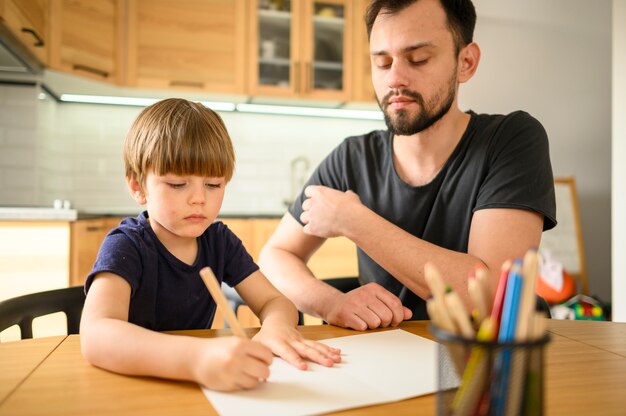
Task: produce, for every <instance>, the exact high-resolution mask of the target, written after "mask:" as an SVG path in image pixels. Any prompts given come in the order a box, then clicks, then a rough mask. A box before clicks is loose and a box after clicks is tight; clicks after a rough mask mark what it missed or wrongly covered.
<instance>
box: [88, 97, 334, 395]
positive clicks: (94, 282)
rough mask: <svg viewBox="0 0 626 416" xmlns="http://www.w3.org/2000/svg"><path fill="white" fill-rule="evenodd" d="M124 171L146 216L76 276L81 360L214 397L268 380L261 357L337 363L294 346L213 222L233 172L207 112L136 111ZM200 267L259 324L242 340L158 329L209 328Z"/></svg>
mask: <svg viewBox="0 0 626 416" xmlns="http://www.w3.org/2000/svg"><path fill="white" fill-rule="evenodd" d="M124 162H125V168H126V182H127V185H128V189H129V190H130V193H131V195H132V197H133V198H134V199H135V200H136V201H137V203H139V204H140V205H146V208H147V210H146V211H144V212H143V213H142V214H140V215H139V216H138V217H137V218H127V219H125V220H124V221H122V223H121V224H120V226H119V227H118V228H116V229H115V230H113V231H112V232H111V233H109V235H108V236H107V237H106V239H105V240H104V242H103V243H102V247H101V248H100V252H99V253H98V258H97V259H96V262H95V264H94V268H93V270H92V271H91V273H90V274H89V276H88V277H87V281H86V283H85V291H86V292H87V299H86V301H85V307H84V310H83V315H82V320H81V329H80V332H81V348H82V353H83V355H84V356H85V357H86V359H87V360H88V361H90V362H91V363H92V364H93V365H96V366H98V367H102V368H105V369H107V370H110V371H115V372H118V373H124V374H131V375H148V376H155V377H164V378H173V379H181V380H191V381H195V382H197V383H200V384H202V385H204V386H206V387H207V388H210V389H215V390H222V391H228V390H236V389H248V388H253V387H255V386H256V385H257V384H258V382H259V380H264V379H267V377H268V376H269V365H270V363H271V361H272V353H273V354H276V355H278V356H280V357H282V358H284V359H285V360H286V361H288V362H289V363H291V364H292V365H294V366H295V367H297V368H300V369H306V363H305V360H304V359H309V360H311V361H314V362H317V363H320V364H322V365H325V366H332V365H333V364H334V363H336V362H339V361H340V356H339V351H338V350H336V349H334V348H330V347H328V346H325V345H323V344H320V343H317V342H314V341H310V340H305V339H303V337H302V335H301V334H300V333H299V332H298V331H297V329H296V322H297V310H296V309H295V306H294V305H293V304H292V303H291V302H290V301H289V300H287V298H285V297H284V296H282V294H281V293H280V292H278V291H277V290H276V289H275V288H274V287H273V286H272V285H271V284H270V283H269V281H268V280H267V279H266V278H265V276H264V275H263V274H262V273H261V272H260V271H259V268H258V266H257V265H256V264H255V263H254V262H253V260H252V258H251V257H250V255H249V254H248V253H247V252H246V251H245V249H244V247H243V245H242V244H241V241H240V240H239V239H238V238H237V237H236V236H235V235H234V234H233V233H232V232H231V231H230V230H229V229H228V228H227V227H226V226H225V225H224V224H223V223H221V222H216V223H214V222H213V221H214V220H215V218H216V217H217V214H218V212H219V209H220V207H221V204H222V200H223V197H224V189H225V187H226V184H227V183H228V181H229V180H230V179H231V177H232V175H233V170H234V163H235V157H234V151H233V147H232V143H231V141H230V137H229V136H228V133H227V131H226V128H225V126H224V124H223V122H222V120H221V118H220V117H219V116H218V115H217V114H216V113H214V112H213V111H211V110H209V109H207V108H205V107H204V106H202V105H201V104H198V103H193V102H189V101H186V100H182V99H167V100H163V101H160V102H158V103H156V104H154V105H152V106H150V107H147V108H146V109H144V110H143V111H142V112H141V114H140V115H139V117H138V118H137V120H135V122H134V124H133V126H132V127H131V129H130V131H129V133H128V135H127V137H126V141H125V143H124ZM206 266H209V267H211V269H212V270H213V272H214V273H215V275H216V276H217V278H218V280H219V281H225V282H226V283H227V284H229V285H230V286H234V287H235V289H236V290H237V292H238V293H239V294H240V295H241V297H242V298H243V299H244V300H245V301H246V303H247V304H248V305H249V306H250V307H251V308H252V310H253V311H254V312H255V313H256V314H257V316H259V318H260V319H261V322H262V327H261V329H260V331H259V332H258V333H257V335H256V336H255V337H254V338H253V340H252V341H251V340H247V339H241V338H236V337H226V338H218V339H202V338H195V337H185V336H176V335H168V334H163V333H159V332H157V331H167V330H183V329H204V328H210V326H211V322H212V321H213V316H214V314H215V308H216V305H215V302H214V301H213V299H212V298H211V296H210V295H209V292H208V290H207V288H206V287H205V286H204V283H203V281H202V279H201V277H200V275H199V271H200V270H201V269H202V268H203V267H206Z"/></svg>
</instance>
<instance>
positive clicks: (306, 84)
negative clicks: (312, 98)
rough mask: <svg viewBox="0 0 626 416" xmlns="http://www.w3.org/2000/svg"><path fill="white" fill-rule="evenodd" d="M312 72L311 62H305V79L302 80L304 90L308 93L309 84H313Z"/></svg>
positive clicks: (309, 89)
mask: <svg viewBox="0 0 626 416" xmlns="http://www.w3.org/2000/svg"><path fill="white" fill-rule="evenodd" d="M311 78H312V72H311V62H307V63H306V79H305V80H304V92H305V93H308V92H309V91H311V90H312V88H311V85H313V80H312V79H311Z"/></svg>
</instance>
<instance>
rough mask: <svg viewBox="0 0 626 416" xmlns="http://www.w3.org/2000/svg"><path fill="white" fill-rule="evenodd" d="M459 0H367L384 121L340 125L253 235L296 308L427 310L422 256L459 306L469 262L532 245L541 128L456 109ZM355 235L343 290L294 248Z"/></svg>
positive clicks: (547, 217)
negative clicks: (345, 133) (260, 235)
mask: <svg viewBox="0 0 626 416" xmlns="http://www.w3.org/2000/svg"><path fill="white" fill-rule="evenodd" d="M475 22H476V13H475V10H474V6H473V5H472V3H471V1H470V0H457V1H454V0H405V1H397V0H374V1H372V2H371V4H370V7H369V8H368V11H367V14H366V23H367V27H368V34H369V37H370V55H371V63H372V81H373V84H374V89H375V92H376V96H377V100H378V103H379V105H380V107H381V109H382V110H383V112H384V115H385V122H386V124H387V127H388V131H374V132H371V133H369V134H367V135H364V136H359V137H351V138H347V139H346V140H345V141H344V142H343V143H342V144H341V145H339V146H338V147H337V148H336V149H335V150H334V151H333V152H332V153H331V154H330V155H329V156H328V157H327V158H326V159H325V160H324V161H323V162H322V163H321V165H320V166H319V167H318V168H317V170H316V171H315V172H314V173H313V175H312V177H311V178H310V179H309V182H308V184H307V185H308V186H306V187H305V189H304V192H303V194H302V195H300V197H299V198H298V199H297V200H296V202H295V203H294V204H293V205H292V206H291V207H290V209H289V212H288V213H287V214H285V216H284V217H283V219H282V221H281V223H280V225H279V226H278V228H277V230H276V231H275V233H274V235H273V236H272V237H271V238H270V240H269V241H268V243H267V245H266V246H265V247H264V249H263V252H262V254H261V258H260V264H261V267H262V268H263V269H264V272H265V273H266V274H267V275H268V276H269V277H270V279H271V280H272V282H273V283H274V284H275V285H276V286H277V287H278V289H279V290H281V291H282V292H283V293H284V294H285V295H286V296H287V297H288V298H290V299H291V300H292V301H294V303H295V304H296V306H297V307H298V308H299V309H300V310H301V311H303V312H306V313H309V314H312V315H316V316H319V317H321V318H323V319H324V320H326V321H327V322H329V323H331V324H334V325H338V326H343V327H349V328H354V329H358V330H365V329H367V328H376V327H385V326H389V325H394V326H395V325H398V324H399V323H400V322H401V321H402V320H404V319H410V318H412V319H427V318H428V315H427V314H426V311H425V302H424V299H427V298H428V297H429V296H430V292H429V289H428V287H427V285H426V282H425V279H424V265H425V264H426V263H427V262H432V263H433V264H434V265H435V266H437V267H438V269H439V270H440V271H441V272H442V274H443V276H444V278H445V279H446V282H447V283H448V284H449V285H450V286H452V288H453V289H454V290H455V291H456V292H458V293H459V294H460V295H461V297H462V299H463V300H464V302H465V304H466V306H467V307H468V308H469V306H470V305H471V303H470V302H469V299H468V293H467V278H468V275H469V274H470V273H471V272H472V271H473V270H474V269H475V267H476V265H477V264H479V265H482V266H483V267H485V268H486V269H487V272H488V274H489V276H490V282H491V283H492V286H494V287H495V284H496V281H497V275H498V271H499V269H500V267H501V265H502V263H503V262H504V261H505V260H507V259H511V258H514V257H520V256H522V255H523V254H524V253H525V252H526V251H527V250H528V249H529V248H531V247H537V246H539V242H540V240H541V233H542V231H543V230H547V229H550V228H552V227H554V226H555V225H556V221H555V216H556V207H555V199H554V184H553V178H552V168H551V164H550V157H549V150H548V140H547V137H546V133H545V130H544V129H543V127H542V126H541V124H539V122H538V121H537V120H535V119H534V118H532V117H531V116H530V115H528V114H527V113H524V112H521V111H518V112H514V113H512V114H509V115H506V116H503V115H485V114H476V113H474V112H472V111H469V112H467V113H465V112H462V111H461V110H460V109H459V107H458V102H457V92H458V86H459V84H461V83H464V82H467V81H468V80H470V79H471V78H472V76H473V75H474V73H475V71H476V69H477V66H478V63H479V60H480V49H479V47H478V45H477V44H476V43H474V42H473V31H474V25H475ZM341 235H343V236H346V237H347V238H349V239H350V240H352V241H353V242H354V243H355V244H356V245H357V247H358V259H359V278H360V281H361V283H362V286H361V287H359V288H357V289H355V290H353V291H351V292H349V293H347V294H343V293H341V292H339V291H338V290H336V289H334V288H332V287H330V286H328V285H326V284H325V283H323V282H321V281H319V280H317V279H315V277H314V276H313V275H312V273H311V272H310V270H309V269H308V268H307V267H306V263H305V262H306V260H307V259H308V258H309V257H310V256H311V255H312V253H313V252H314V251H315V250H316V249H317V248H318V247H319V246H320V245H321V244H322V243H323V242H324V240H325V239H326V238H331V237H336V236H341Z"/></svg>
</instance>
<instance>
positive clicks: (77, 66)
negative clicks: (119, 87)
mask: <svg viewBox="0 0 626 416" xmlns="http://www.w3.org/2000/svg"><path fill="white" fill-rule="evenodd" d="M73 68H74V69H75V70H77V71H85V72H91V73H92V74H96V75H100V76H101V77H102V78H108V77H109V73H108V72H106V71H103V70H101V69H98V68H93V67H91V66H87V65H81V64H74V66H73Z"/></svg>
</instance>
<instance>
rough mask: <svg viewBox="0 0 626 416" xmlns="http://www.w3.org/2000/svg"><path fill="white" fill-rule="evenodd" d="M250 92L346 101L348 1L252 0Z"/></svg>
mask: <svg viewBox="0 0 626 416" xmlns="http://www.w3.org/2000/svg"><path fill="white" fill-rule="evenodd" d="M250 20H251V22H250V34H249V36H250V42H249V48H250V49H249V53H250V55H249V56H250V65H249V80H250V81H249V82H250V93H251V94H252V95H266V96H283V97H292V98H307V99H309V98H310V99H319V100H342V101H345V100H349V99H350V96H351V87H352V83H351V73H352V72H351V71H352V54H351V52H350V51H351V42H352V23H353V20H352V0H252V1H251V3H250Z"/></svg>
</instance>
